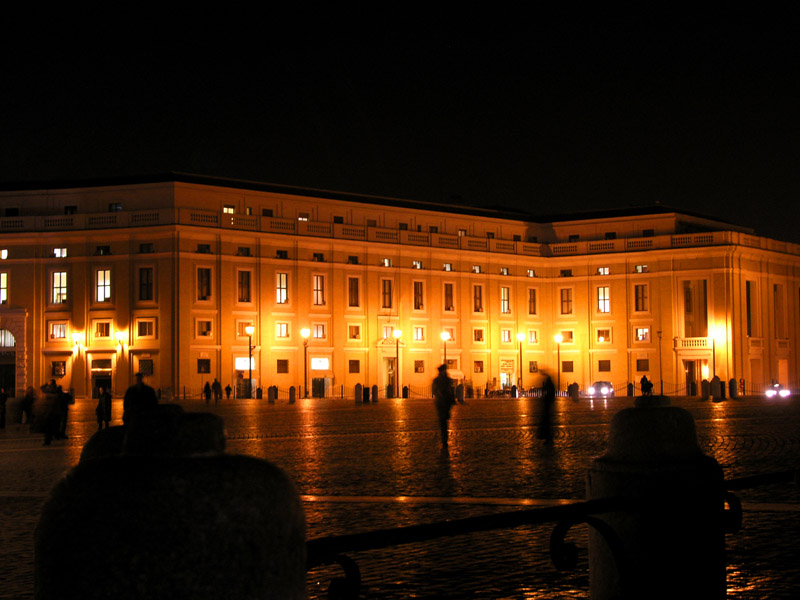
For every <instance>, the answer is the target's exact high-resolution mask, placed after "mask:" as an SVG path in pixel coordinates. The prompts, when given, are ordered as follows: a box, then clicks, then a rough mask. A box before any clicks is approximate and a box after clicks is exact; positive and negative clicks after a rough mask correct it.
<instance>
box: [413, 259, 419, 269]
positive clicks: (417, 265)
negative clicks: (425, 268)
mask: <svg viewBox="0 0 800 600" xmlns="http://www.w3.org/2000/svg"><path fill="white" fill-rule="evenodd" d="M411 266H412V267H414V268H415V269H421V268H422V261H421V260H415V261H413V262H412V263H411Z"/></svg>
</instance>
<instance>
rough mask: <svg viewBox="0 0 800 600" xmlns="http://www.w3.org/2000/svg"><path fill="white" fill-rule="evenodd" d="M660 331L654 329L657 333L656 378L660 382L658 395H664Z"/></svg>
mask: <svg viewBox="0 0 800 600" xmlns="http://www.w3.org/2000/svg"><path fill="white" fill-rule="evenodd" d="M661 333H662V332H661V331H656V335H658V379H659V380H660V382H661V385H660V387H661V391H660V392H659V395H660V396H663V395H664V372H663V371H662V370H661Z"/></svg>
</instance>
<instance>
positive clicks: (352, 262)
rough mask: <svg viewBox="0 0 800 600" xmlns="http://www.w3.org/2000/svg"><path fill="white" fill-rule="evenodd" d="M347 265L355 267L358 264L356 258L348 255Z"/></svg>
mask: <svg viewBox="0 0 800 600" xmlns="http://www.w3.org/2000/svg"><path fill="white" fill-rule="evenodd" d="M347 264H348V265H357V264H358V256H356V255H350V256H348V257H347Z"/></svg>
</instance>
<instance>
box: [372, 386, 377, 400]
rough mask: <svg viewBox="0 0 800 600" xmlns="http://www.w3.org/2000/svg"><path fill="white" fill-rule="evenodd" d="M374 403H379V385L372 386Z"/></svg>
mask: <svg viewBox="0 0 800 600" xmlns="http://www.w3.org/2000/svg"><path fill="white" fill-rule="evenodd" d="M372 401H373V402H377V401H378V386H377V385H373V386H372Z"/></svg>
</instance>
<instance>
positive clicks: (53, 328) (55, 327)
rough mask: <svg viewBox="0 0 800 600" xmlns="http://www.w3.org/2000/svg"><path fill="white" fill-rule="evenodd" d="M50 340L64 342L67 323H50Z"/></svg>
mask: <svg viewBox="0 0 800 600" xmlns="http://www.w3.org/2000/svg"><path fill="white" fill-rule="evenodd" d="M50 339H51V340H65V339H67V322H66V321H51V322H50Z"/></svg>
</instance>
